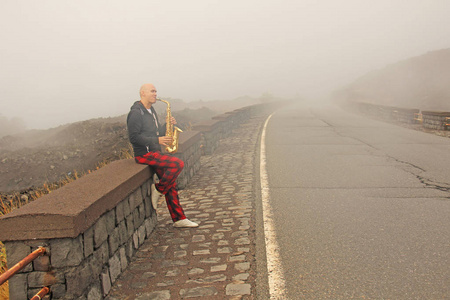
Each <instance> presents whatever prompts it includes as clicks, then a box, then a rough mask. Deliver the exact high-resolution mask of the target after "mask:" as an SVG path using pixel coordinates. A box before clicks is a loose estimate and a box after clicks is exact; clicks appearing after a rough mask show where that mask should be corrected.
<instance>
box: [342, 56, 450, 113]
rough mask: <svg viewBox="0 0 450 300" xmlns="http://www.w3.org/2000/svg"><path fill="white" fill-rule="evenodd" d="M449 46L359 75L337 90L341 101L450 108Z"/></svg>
mask: <svg viewBox="0 0 450 300" xmlns="http://www.w3.org/2000/svg"><path fill="white" fill-rule="evenodd" d="M449 82H450V49H443V50H438V51H432V52H428V53H426V54H424V55H421V56H418V57H413V58H410V59H407V60H404V61H401V62H398V63H395V64H392V65H389V66H387V67H386V68H384V69H381V70H374V71H372V72H370V73H368V74H366V75H365V76H362V77H361V78H359V79H358V80H356V81H355V82H353V83H352V84H350V85H348V86H347V87H345V88H343V89H342V90H340V91H339V92H338V93H337V96H338V98H340V99H341V100H352V101H364V102H369V103H374V104H381V105H388V106H397V107H405V108H418V109H421V110H437V111H450V84H449Z"/></svg>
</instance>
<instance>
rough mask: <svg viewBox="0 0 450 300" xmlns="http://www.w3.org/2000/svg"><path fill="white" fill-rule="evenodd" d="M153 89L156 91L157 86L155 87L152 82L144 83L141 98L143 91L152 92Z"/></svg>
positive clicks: (140, 92) (140, 91)
mask: <svg viewBox="0 0 450 300" xmlns="http://www.w3.org/2000/svg"><path fill="white" fill-rule="evenodd" d="M152 90H155V91H156V88H155V86H154V85H153V84H152V83H146V84H143V85H142V86H141V88H140V90H139V96H141V98H142V93H143V92H147V93H148V92H150V91H152Z"/></svg>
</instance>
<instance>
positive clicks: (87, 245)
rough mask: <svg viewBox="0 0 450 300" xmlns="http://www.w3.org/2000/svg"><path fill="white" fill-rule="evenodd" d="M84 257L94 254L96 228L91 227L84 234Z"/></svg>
mask: <svg viewBox="0 0 450 300" xmlns="http://www.w3.org/2000/svg"><path fill="white" fill-rule="evenodd" d="M83 246H84V257H88V256H89V255H91V254H92V253H94V228H93V227H91V228H89V229H88V230H86V231H85V232H84V233H83Z"/></svg>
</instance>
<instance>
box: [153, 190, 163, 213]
mask: <svg viewBox="0 0 450 300" xmlns="http://www.w3.org/2000/svg"><path fill="white" fill-rule="evenodd" d="M151 189H152V194H151V198H152V206H153V208H154V209H155V210H156V209H157V208H158V201H159V197H161V195H162V193H160V192H158V190H157V189H156V186H155V184H152V188H151Z"/></svg>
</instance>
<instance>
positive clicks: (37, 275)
mask: <svg viewBox="0 0 450 300" xmlns="http://www.w3.org/2000/svg"><path fill="white" fill-rule="evenodd" d="M55 274H56V273H55V272H31V273H28V278H27V279H28V287H29V288H42V287H43V286H49V285H53V284H56V283H63V282H64V276H63V275H62V274H60V276H59V277H60V278H57V276H56V275H55Z"/></svg>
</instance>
